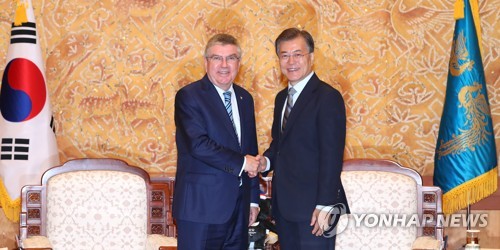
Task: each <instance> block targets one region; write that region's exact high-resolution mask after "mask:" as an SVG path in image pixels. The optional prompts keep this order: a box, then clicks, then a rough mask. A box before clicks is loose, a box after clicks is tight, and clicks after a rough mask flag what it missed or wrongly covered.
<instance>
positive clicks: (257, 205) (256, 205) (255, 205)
mask: <svg viewBox="0 0 500 250" xmlns="http://www.w3.org/2000/svg"><path fill="white" fill-rule="evenodd" d="M250 207H259V204H257V203H253V202H252V203H250Z"/></svg>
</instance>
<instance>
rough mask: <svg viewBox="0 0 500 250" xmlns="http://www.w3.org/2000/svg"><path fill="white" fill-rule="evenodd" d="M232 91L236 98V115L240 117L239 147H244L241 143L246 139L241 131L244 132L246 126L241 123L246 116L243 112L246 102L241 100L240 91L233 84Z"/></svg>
mask: <svg viewBox="0 0 500 250" xmlns="http://www.w3.org/2000/svg"><path fill="white" fill-rule="evenodd" d="M233 89H234V94H235V97H236V102H237V103H238V113H239V115H240V142H241V143H240V145H241V147H243V145H244V144H243V143H244V142H245V139H246V138H245V136H244V133H243V131H246V130H245V128H246V124H245V123H244V122H243V121H245V115H247V114H246V113H245V111H244V110H245V105H244V103H245V102H246V100H243V95H242V94H241V91H240V89H239V88H238V86H237V85H235V84H233ZM235 135H236V134H235ZM236 140H238V138H237V137H236Z"/></svg>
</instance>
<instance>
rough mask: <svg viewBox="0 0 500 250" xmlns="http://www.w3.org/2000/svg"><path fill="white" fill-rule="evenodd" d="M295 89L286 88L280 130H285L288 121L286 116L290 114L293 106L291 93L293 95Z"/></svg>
mask: <svg viewBox="0 0 500 250" xmlns="http://www.w3.org/2000/svg"><path fill="white" fill-rule="evenodd" d="M295 93H297V91H296V90H295V89H294V88H293V87H291V88H290V89H288V98H287V100H286V108H285V114H284V115H283V123H282V124H281V132H283V131H285V126H286V122H287V121H288V116H289V115H290V112H292V108H293V95H295Z"/></svg>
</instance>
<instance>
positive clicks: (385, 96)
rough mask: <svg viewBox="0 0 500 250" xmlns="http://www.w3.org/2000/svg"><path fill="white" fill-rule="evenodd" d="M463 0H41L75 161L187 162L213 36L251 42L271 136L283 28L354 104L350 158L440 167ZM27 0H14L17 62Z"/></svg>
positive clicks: (262, 137)
mask: <svg viewBox="0 0 500 250" xmlns="http://www.w3.org/2000/svg"><path fill="white" fill-rule="evenodd" d="M453 2H454V0H429V1H420V0H334V1H332V0H309V1H306V0H300V1H269V0H203V1H199V0H182V1H181V0H179V1H174V0H114V1H109V0H103V1H101V0H93V1H92V0H86V1H83V0H79V1H77V0H71V1H67V0H66V1H63V0H33V5H34V10H35V16H36V19H37V24H38V31H39V34H40V39H41V46H42V50H43V56H44V59H45V62H46V76H47V82H48V86H49V91H50V98H51V103H52V108H53V111H54V115H55V119H56V126H57V141H58V145H59V152H60V157H61V161H66V160H69V159H73V158H79V157H115V158H120V159H123V160H126V161H127V162H128V163H130V164H133V165H137V166H140V167H142V168H145V169H146V170H148V171H149V172H152V173H174V172H175V166H176V148H175V125H174V120H173V114H174V109H173V102H174V97H175V93H176V91H177V90H178V89H179V88H181V87H182V86H184V85H186V84H188V83H189V82H191V81H194V80H197V79H199V78H201V77H202V75H203V74H204V68H203V59H202V53H203V49H204V45H205V43H206V41H207V40H208V38H209V37H210V36H212V35H213V34H215V33H218V32H227V33H230V34H233V35H235V36H236V37H237V38H239V39H240V41H241V44H242V47H243V59H242V67H241V69H240V74H239V76H238V78H237V82H238V83H239V84H241V85H243V86H244V87H246V88H247V89H248V90H249V91H250V92H251V93H252V94H253V95H254V98H255V102H256V116H257V129H258V139H259V149H260V151H261V152H262V151H263V150H265V149H266V147H267V146H268V145H269V142H270V131H269V130H270V127H271V123H272V112H273V105H274V97H275V94H276V93H277V92H278V91H279V90H280V89H282V88H284V86H285V82H284V79H283V78H282V76H281V74H280V71H279V66H278V62H277V60H276V56H275V53H274V45H273V43H274V39H275V38H276V36H277V35H278V34H279V32H281V31H282V30H283V29H285V28H287V27H291V26H299V25H300V27H304V28H305V29H307V30H308V31H310V32H311V33H312V34H313V36H314V37H315V40H316V50H315V60H316V61H315V66H314V68H315V71H316V72H317V73H318V75H319V76H320V78H322V79H323V80H325V81H326V82H328V83H330V84H331V85H332V86H334V87H335V88H337V89H339V90H340V91H341V92H342V94H343V96H344V99H345V101H346V108H347V112H348V135H347V145H346V152H345V157H346V158H355V157H373V158H388V159H394V160H396V161H399V162H400V163H402V164H403V165H406V166H408V167H411V168H413V169H416V170H417V171H419V172H420V173H421V174H423V175H432V171H433V156H434V147H435V143H436V138H437V132H438V128H439V121H440V115H441V111H442V107H443V101H444V94H445V88H446V77H447V70H448V59H449V54H450V50H451V40H452V35H453V28H454V23H455V21H454V20H453V13H452V9H453ZM499 10H500V0H480V12H481V26H482V29H483V61H484V66H485V73H486V80H487V83H488V90H489V98H490V103H491V111H492V113H493V117H494V118H493V119H494V124H495V125H494V129H495V132H496V141H497V145H499V146H500V144H499V143H498V142H500V80H499V72H500V60H499V56H500V55H499V53H500V22H499V19H498V17H499V16H500V13H499V12H500V11H499ZM13 16H14V1H11V0H5V1H2V2H1V3H0V59H1V64H0V65H2V66H1V71H0V73H2V74H3V69H4V67H5V56H6V52H7V47H8V42H9V35H10V23H11V22H12V20H13Z"/></svg>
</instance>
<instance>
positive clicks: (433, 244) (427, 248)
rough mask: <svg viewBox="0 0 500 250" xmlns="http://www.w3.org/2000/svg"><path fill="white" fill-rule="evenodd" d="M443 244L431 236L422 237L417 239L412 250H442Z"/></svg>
mask: <svg viewBox="0 0 500 250" xmlns="http://www.w3.org/2000/svg"><path fill="white" fill-rule="evenodd" d="M442 247H443V246H442V242H440V241H439V240H438V239H436V238H434V237H430V236H420V237H417V239H415V241H414V242H413V244H412V246H411V249H412V250H441V249H442Z"/></svg>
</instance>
